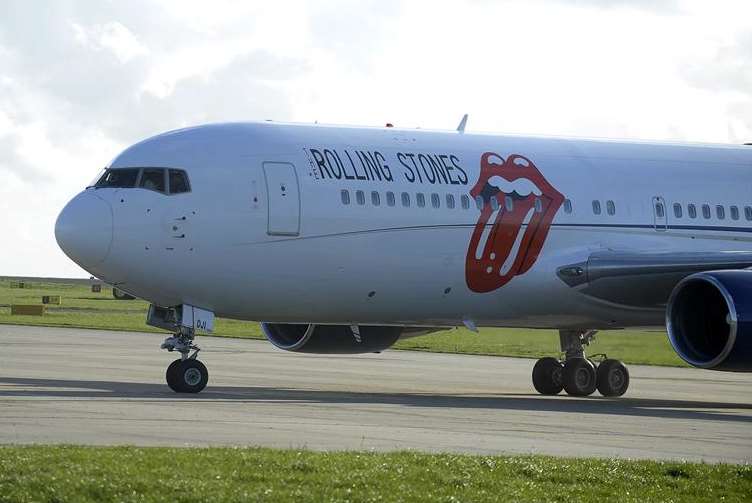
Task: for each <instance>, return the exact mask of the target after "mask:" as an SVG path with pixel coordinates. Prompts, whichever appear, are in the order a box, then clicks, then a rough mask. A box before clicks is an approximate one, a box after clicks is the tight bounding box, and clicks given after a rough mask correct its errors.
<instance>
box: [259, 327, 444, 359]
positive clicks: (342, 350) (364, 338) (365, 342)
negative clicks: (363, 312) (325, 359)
mask: <svg viewBox="0 0 752 503" xmlns="http://www.w3.org/2000/svg"><path fill="white" fill-rule="evenodd" d="M261 328H262V330H263V331H264V335H266V338H267V339H269V342H271V343H272V344H274V345H275V346H277V347H278V348H280V349H284V350H286V351H295V352H297V353H321V354H355V353H378V352H379V351H383V350H385V349H387V348H389V347H391V346H392V345H393V344H394V343H395V342H397V341H398V340H399V339H400V338H407V337H415V336H418V335H425V334H427V333H430V332H433V331H436V330H442V329H441V328H431V327H428V328H424V327H387V326H369V325H313V324H308V325H298V324H288V323H262V324H261Z"/></svg>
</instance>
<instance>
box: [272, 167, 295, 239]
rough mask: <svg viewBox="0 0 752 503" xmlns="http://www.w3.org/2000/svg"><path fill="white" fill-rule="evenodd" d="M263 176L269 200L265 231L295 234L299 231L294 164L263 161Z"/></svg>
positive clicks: (286, 234)
mask: <svg viewBox="0 0 752 503" xmlns="http://www.w3.org/2000/svg"><path fill="white" fill-rule="evenodd" d="M264 178H265V180H266V191H267V194H268V197H267V201H268V202H269V203H268V204H269V208H268V211H269V216H268V228H267V233H268V234H271V235H281V236H297V235H298V234H299V233H300V189H299V186H298V175H297V173H296V172H295V166H293V165H292V164H290V163H286V162H265V163H264Z"/></svg>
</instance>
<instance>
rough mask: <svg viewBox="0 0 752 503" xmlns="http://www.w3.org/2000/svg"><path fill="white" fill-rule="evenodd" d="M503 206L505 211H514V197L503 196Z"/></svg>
mask: <svg viewBox="0 0 752 503" xmlns="http://www.w3.org/2000/svg"><path fill="white" fill-rule="evenodd" d="M504 207H505V208H506V210H507V211H514V199H512V196H504Z"/></svg>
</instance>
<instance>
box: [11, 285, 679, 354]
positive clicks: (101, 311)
mask: <svg viewBox="0 0 752 503" xmlns="http://www.w3.org/2000/svg"><path fill="white" fill-rule="evenodd" d="M43 295H60V296H61V297H62V304H61V305H60V306H48V308H47V314H45V315H44V316H12V315H11V314H10V304H14V303H15V304H39V303H41V299H42V296H43ZM147 307H148V304H147V303H146V302H144V301H141V300H130V301H119V300H116V299H114V298H113V297H112V292H111V289H109V288H103V291H102V292H101V293H92V292H91V291H90V288H89V287H88V286H84V285H74V284H59V283H42V282H34V283H32V284H31V288H29V289H16V288H10V282H9V281H7V280H0V324H3V323H4V324H16V325H40V326H56V327H78V328H97V329H105V330H133V331H141V332H163V331H162V330H159V329H156V328H153V327H149V326H147V325H146V324H145V322H144V320H145V319H146V310H147ZM215 335H218V336H225V337H244V338H252V339H262V338H263V335H262V333H261V329H260V327H259V325H258V323H257V322H250V321H238V320H229V319H222V318H219V319H217V322H216V327H215ZM395 348H396V349H410V350H420V351H436V352H446V353H468V354H483V355H497V356H521V357H535V358H538V357H541V356H556V355H558V350H559V338H558V334H557V332H555V331H553V330H525V329H498V328H488V329H481V331H480V333H479V334H474V333H472V332H470V331H468V330H466V329H464V328H461V329H454V330H447V331H443V332H440V333H436V334H432V335H428V336H423V337H415V338H412V339H407V340H404V341H400V342H398V343H397V345H396V346H395ZM588 353H589V354H596V353H607V354H608V355H609V356H611V357H614V358H619V359H621V360H623V361H625V362H626V363H633V364H648V365H669V366H686V364H684V362H682V361H681V360H680V359H679V357H677V356H676V354H675V353H674V351H673V349H672V348H671V346H670V345H669V343H668V340H667V339H666V335H665V333H663V332H642V331H627V330H623V331H605V332H601V333H599V334H598V337H597V339H596V342H595V343H594V344H592V345H591V346H590V347H589V348H588Z"/></svg>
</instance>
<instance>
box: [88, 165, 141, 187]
mask: <svg viewBox="0 0 752 503" xmlns="http://www.w3.org/2000/svg"><path fill="white" fill-rule="evenodd" d="M138 171H139V170H138V168H123V169H108V170H107V171H105V172H104V174H103V175H102V176H101V177H100V178H99V180H97V183H95V184H94V187H96V188H98V189H103V188H118V189H121V188H130V187H135V186H136V180H137V179H138Z"/></svg>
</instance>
